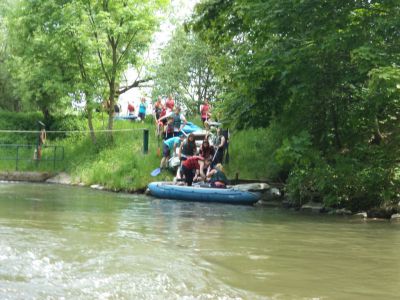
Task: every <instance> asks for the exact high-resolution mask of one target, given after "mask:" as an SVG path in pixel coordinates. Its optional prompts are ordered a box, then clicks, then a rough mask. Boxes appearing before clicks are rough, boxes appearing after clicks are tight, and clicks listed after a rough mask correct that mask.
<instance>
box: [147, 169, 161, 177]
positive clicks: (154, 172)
mask: <svg viewBox="0 0 400 300" xmlns="http://www.w3.org/2000/svg"><path fill="white" fill-rule="evenodd" d="M160 172H161V169H160V168H157V169H155V170H153V171H152V172H151V173H150V174H151V176H153V177H154V176H157V175H158V174H160Z"/></svg>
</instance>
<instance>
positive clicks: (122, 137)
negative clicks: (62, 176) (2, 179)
mask: <svg viewBox="0 0 400 300" xmlns="http://www.w3.org/2000/svg"><path fill="white" fill-rule="evenodd" d="M35 118H37V116H36V115H35V116H34V117H32V118H31V117H27V119H28V120H27V122H26V123H27V124H28V125H24V126H23V127H24V129H25V130H36V128H35ZM9 119H12V118H9ZM68 119H72V121H70V122H67V123H68V124H65V123H63V122H62V121H58V120H56V121H55V122H54V123H53V125H54V126H50V128H49V130H48V133H47V142H46V148H44V150H43V156H42V161H41V162H40V163H37V162H36V161H34V160H33V159H32V158H33V151H34V149H33V148H20V150H19V157H20V159H21V160H20V161H19V163H18V169H19V170H20V171H54V172H60V171H63V172H67V173H69V174H70V175H71V176H72V178H73V180H74V182H82V183H84V184H85V185H91V184H100V185H103V186H105V187H106V188H108V189H111V190H124V191H138V190H142V189H144V188H145V187H146V186H147V184H148V183H149V182H151V181H153V180H170V179H172V174H169V173H162V174H160V175H158V176H157V177H152V176H151V175H150V173H151V171H152V170H154V169H155V168H157V167H158V166H159V162H160V157H159V156H158V154H159V152H158V150H157V149H158V148H159V147H160V148H162V145H161V143H162V142H160V141H158V140H157V138H156V137H155V126H154V124H153V121H152V119H151V118H149V119H148V120H146V122H145V123H141V122H132V121H127V120H118V121H115V124H114V132H113V135H112V136H113V138H112V140H110V137H109V133H108V132H104V131H102V130H104V129H105V128H106V116H105V115H101V114H98V115H96V117H95V120H94V127H95V130H97V131H96V139H97V143H96V145H95V144H93V142H92V140H91V138H90V136H89V133H88V131H87V124H86V122H87V120H86V119H85V118H80V117H76V118H73V117H70V118H68ZM3 120H4V119H3ZM29 120H30V121H29ZM5 123H6V122H3V124H2V125H3V128H6V129H10V130H11V129H12V130H21V128H20V127H21V126H17V125H16V124H15V123H14V122H10V123H8V124H5ZM23 123H24V122H21V124H23ZM72 123H73V124H72ZM29 124H33V125H31V126H30V125H29ZM144 129H148V130H149V151H148V153H147V154H144V153H143V131H144ZM52 130H56V131H63V130H72V131H74V132H66V133H60V132H57V133H52V132H51V131H52ZM77 131H81V132H77ZM36 136H37V135H36V134H29V133H2V140H3V141H2V142H3V144H20V145H27V144H35V141H36ZM56 146H57V149H56V154H55V155H56V162H55V168H54V161H53V154H54V151H55V147H56ZM15 151H16V150H15V148H12V149H7V151H5V148H4V147H3V148H2V150H1V153H2V157H3V159H4V158H5V157H9V158H10V159H9V160H0V169H1V170H3V171H5V170H15V159H13V158H15ZM63 152H64V154H63Z"/></svg>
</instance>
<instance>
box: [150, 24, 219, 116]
mask: <svg viewBox="0 0 400 300" xmlns="http://www.w3.org/2000/svg"><path fill="white" fill-rule="evenodd" d="M160 59H161V61H160V63H159V64H158V65H157V66H156V75H155V78H156V79H155V87H154V89H153V94H154V96H157V95H169V94H175V95H176V97H175V98H177V100H179V101H181V102H182V103H183V104H184V105H185V106H186V107H187V108H188V109H189V110H192V111H191V112H192V113H193V112H194V111H193V110H194V109H193V108H196V107H199V105H200V103H201V102H202V101H203V100H204V99H205V98H209V99H213V98H214V97H215V96H216V82H215V76H214V73H213V71H212V69H211V60H212V53H211V51H210V48H209V47H208V45H207V44H206V43H205V42H204V41H202V40H201V39H199V38H198V37H197V35H196V34H195V33H193V32H185V31H184V29H183V28H182V27H178V28H177V29H176V30H175V32H174V35H173V36H172V38H171V40H170V41H169V42H168V44H167V46H166V47H165V48H163V50H162V53H161V58H160Z"/></svg>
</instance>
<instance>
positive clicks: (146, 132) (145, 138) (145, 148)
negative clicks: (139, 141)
mask: <svg viewBox="0 0 400 300" xmlns="http://www.w3.org/2000/svg"><path fill="white" fill-rule="evenodd" d="M148 152H149V130H148V129H143V153H144V154H147V153H148Z"/></svg>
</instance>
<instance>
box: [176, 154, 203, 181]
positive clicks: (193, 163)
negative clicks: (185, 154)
mask: <svg viewBox="0 0 400 300" xmlns="http://www.w3.org/2000/svg"><path fill="white" fill-rule="evenodd" d="M209 165H210V159H208V158H206V159H204V158H203V157H201V156H192V157H189V158H188V159H187V160H185V161H183V162H182V166H181V174H183V175H184V176H185V182H186V184H187V185H188V186H192V183H193V179H194V178H195V177H198V176H200V178H202V179H203V180H204V179H205V178H206V175H205V174H204V169H207V168H208V166H209Z"/></svg>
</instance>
